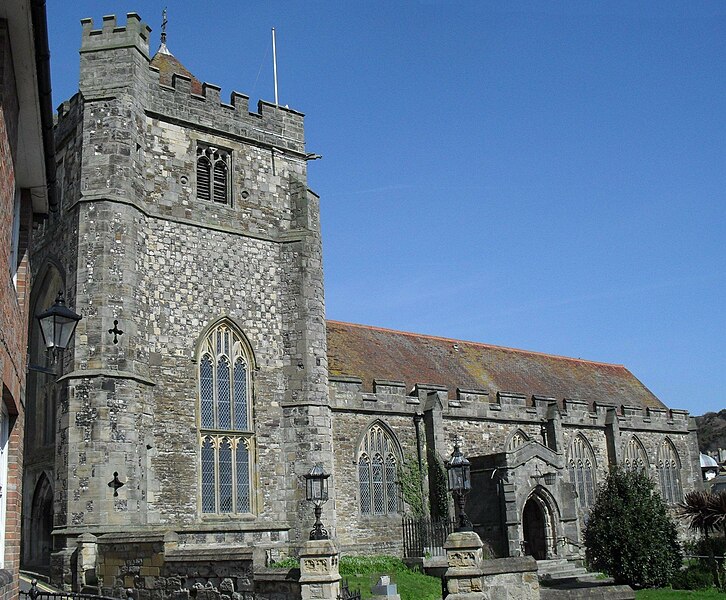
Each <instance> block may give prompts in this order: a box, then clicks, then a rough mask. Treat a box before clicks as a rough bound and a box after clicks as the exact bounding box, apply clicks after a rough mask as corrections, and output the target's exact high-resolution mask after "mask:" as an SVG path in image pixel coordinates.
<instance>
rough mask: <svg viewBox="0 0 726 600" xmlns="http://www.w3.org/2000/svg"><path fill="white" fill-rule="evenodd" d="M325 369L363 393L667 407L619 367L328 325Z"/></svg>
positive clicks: (361, 326) (341, 324) (362, 327)
mask: <svg viewBox="0 0 726 600" xmlns="http://www.w3.org/2000/svg"><path fill="white" fill-rule="evenodd" d="M327 330H328V370H329V373H330V375H331V376H336V375H338V376H343V375H347V376H352V377H360V378H361V379H362V380H363V390H364V391H372V390H373V380H374V379H385V380H394V381H403V382H405V384H406V390H407V391H408V390H410V389H412V388H413V386H414V384H416V383H430V384H438V385H443V386H446V387H447V388H448V390H449V397H450V398H451V397H455V394H456V388H462V389H483V390H487V391H488V392H489V394H490V398H491V399H494V398H495V397H496V393H497V392H518V393H522V394H525V395H526V396H527V397H528V398H530V399H531V397H532V396H535V395H536V396H546V397H552V398H556V399H557V400H558V402H559V403H560V405H561V404H562V400H563V399H564V398H571V399H577V400H582V401H586V402H588V403H590V405H591V406H592V404H593V403H594V402H598V403H602V404H613V405H616V406H620V405H627V406H640V407H643V408H645V407H651V408H661V409H662V408H665V406H664V404H663V403H662V402H661V401H660V400H658V398H656V397H655V395H654V394H653V393H652V392H651V391H650V390H649V389H648V388H646V387H645V386H644V385H643V384H642V383H641V382H640V381H638V379H637V378H636V377H635V376H634V375H633V374H632V373H631V372H630V371H628V369H626V368H625V367H624V366H622V365H612V364H606V363H598V362H592V361H588V360H581V359H578V358H566V357H563V356H554V355H551V354H542V353H538V352H530V351H527V350H515V349H513V348H503V347H500V346H490V345H488V344H480V343H476V342H467V341H462V340H452V339H447V338H440V337H434V336H429V335H420V334H415V333H406V332H402V331H393V330H390V329H380V328H378V327H369V326H366V325H355V324H353V323H341V322H339V321H328V322H327Z"/></svg>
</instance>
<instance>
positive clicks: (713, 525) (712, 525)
mask: <svg viewBox="0 0 726 600" xmlns="http://www.w3.org/2000/svg"><path fill="white" fill-rule="evenodd" d="M679 511H680V513H681V515H683V516H684V517H686V518H687V519H689V521H690V522H689V524H688V526H689V527H690V528H691V529H692V530H693V531H698V532H700V533H701V534H703V536H704V538H705V539H706V540H707V546H708V558H709V562H710V564H711V568H712V569H713V578H714V581H715V582H716V585H717V586H718V587H719V588H721V577H720V573H719V568H718V563H717V562H716V559H715V557H714V555H713V548H712V546H711V544H709V543H708V536H709V533H712V532H715V531H723V530H724V528H726V492H720V493H718V494H713V493H711V492H689V493H687V494H686V495H685V496H684V498H683V502H681V503H680V504H679Z"/></svg>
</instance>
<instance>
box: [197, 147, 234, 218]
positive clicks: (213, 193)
mask: <svg viewBox="0 0 726 600" xmlns="http://www.w3.org/2000/svg"><path fill="white" fill-rule="evenodd" d="M229 176H230V152H229V150H224V149H223V148H217V147H215V146H205V145H203V144H198V145H197V198H198V199H199V200H207V201H214V202H217V203H219V204H231V198H230V193H229V192H230V183H229Z"/></svg>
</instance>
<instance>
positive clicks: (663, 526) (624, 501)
mask: <svg viewBox="0 0 726 600" xmlns="http://www.w3.org/2000/svg"><path fill="white" fill-rule="evenodd" d="M584 540H585V548H586V555H587V560H588V562H589V563H590V565H591V566H592V567H593V568H594V569H596V570H599V571H603V572H604V573H607V574H608V575H611V576H612V577H613V578H614V579H615V581H616V582H617V583H626V584H629V585H631V586H633V587H660V586H664V585H666V584H667V583H668V582H669V581H670V579H671V577H673V576H674V575H675V574H676V573H677V572H678V571H679V569H680V566H681V560H682V558H681V550H680V546H679V544H678V538H677V533H676V526H675V524H674V523H673V521H672V520H671V519H670V517H669V516H668V514H667V512H666V507H665V505H664V504H663V500H662V499H661V497H660V494H659V493H658V492H657V491H656V490H655V485H654V483H653V482H652V481H651V480H650V479H649V478H648V476H647V475H645V473H643V472H641V471H636V472H628V471H623V470H619V469H615V470H613V471H612V472H611V473H610V475H609V476H608V478H607V480H606V481H605V483H604V484H603V485H602V486H601V487H600V489H599V490H598V494H597V498H596V500H595V504H594V506H593V507H592V511H591V512H590V516H589V519H588V521H587V525H586V527H585V534H584Z"/></svg>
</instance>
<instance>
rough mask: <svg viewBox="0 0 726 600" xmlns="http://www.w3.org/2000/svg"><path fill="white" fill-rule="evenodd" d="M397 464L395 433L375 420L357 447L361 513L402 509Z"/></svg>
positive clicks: (381, 513)
mask: <svg viewBox="0 0 726 600" xmlns="http://www.w3.org/2000/svg"><path fill="white" fill-rule="evenodd" d="M398 464H399V458H398V450H397V446H396V443H395V442H394V440H393V436H392V435H391V433H390V432H389V431H388V430H387V429H386V428H385V427H384V426H383V425H382V424H381V423H374V424H373V425H371V426H370V427H369V428H368V431H367V432H366V434H365V436H364V437H363V439H362V440H361V443H360V446H359V447H358V486H359V488H358V489H359V492H360V493H359V498H360V512H361V513H362V514H364V515H386V514H391V513H397V512H399V498H398Z"/></svg>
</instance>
